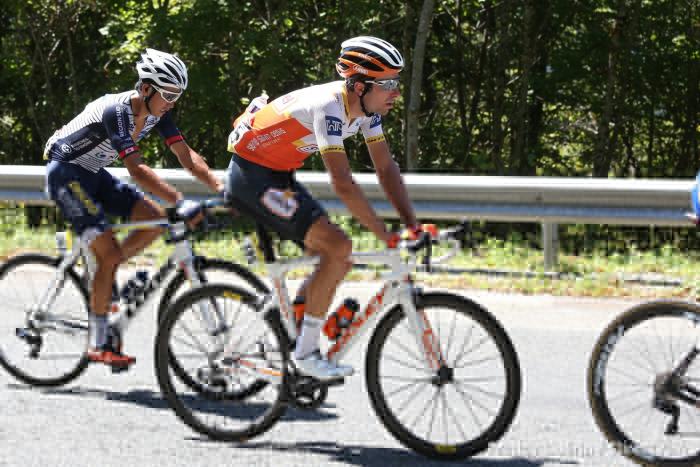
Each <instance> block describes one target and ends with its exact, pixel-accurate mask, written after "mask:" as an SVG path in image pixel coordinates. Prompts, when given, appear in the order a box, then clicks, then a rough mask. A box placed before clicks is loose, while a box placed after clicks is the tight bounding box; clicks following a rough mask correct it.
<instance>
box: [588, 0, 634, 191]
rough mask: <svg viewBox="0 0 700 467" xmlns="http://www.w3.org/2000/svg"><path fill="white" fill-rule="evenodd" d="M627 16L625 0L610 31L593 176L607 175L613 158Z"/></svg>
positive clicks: (620, 5) (621, 3)
mask: <svg viewBox="0 0 700 467" xmlns="http://www.w3.org/2000/svg"><path fill="white" fill-rule="evenodd" d="M626 17H627V5H626V0H622V1H621V2H620V4H619V8H618V11H617V16H616V17H615V20H614V21H613V25H612V30H611V31H610V49H609V51H608V66H607V73H606V83H605V102H604V103H603V110H602V112H601V115H600V120H599V123H598V136H597V138H596V142H595V148H594V154H593V176H594V177H608V174H609V172H610V165H611V163H612V160H613V151H614V145H613V144H612V141H613V138H611V136H610V123H611V122H612V120H613V114H614V112H615V93H616V88H617V85H618V67H619V60H620V52H621V48H622V34H623V29H624V27H625V19H626Z"/></svg>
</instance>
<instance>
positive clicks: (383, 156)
mask: <svg viewBox="0 0 700 467" xmlns="http://www.w3.org/2000/svg"><path fill="white" fill-rule="evenodd" d="M367 149H368V150H369V155H370V157H371V158H372V164H373V165H374V170H375V171H376V172H377V178H378V179H379V183H380V184H381V185H382V189H383V190H384V193H385V194H386V197H387V198H388V199H389V201H390V202H391V204H392V205H393V206H394V209H396V212H398V213H399V217H400V218H401V221H402V222H403V223H404V225H407V226H415V225H417V224H418V222H417V220H416V214H415V212H414V211H413V205H412V204H411V200H410V199H409V197H408V191H407V190H406V185H404V183H403V177H402V176H401V171H400V170H399V166H398V164H397V163H396V161H394V158H393V157H391V151H390V150H389V144H388V143H387V142H386V141H377V142H375V143H371V144H368V145H367Z"/></svg>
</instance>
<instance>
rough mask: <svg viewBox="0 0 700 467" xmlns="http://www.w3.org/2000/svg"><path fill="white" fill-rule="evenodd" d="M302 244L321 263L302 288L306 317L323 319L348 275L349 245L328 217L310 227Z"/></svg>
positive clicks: (341, 232) (347, 240) (350, 247)
mask: <svg viewBox="0 0 700 467" xmlns="http://www.w3.org/2000/svg"><path fill="white" fill-rule="evenodd" d="M304 244H305V245H306V246H308V247H309V248H310V249H312V250H313V251H314V252H316V253H317V254H318V255H319V256H320V262H319V264H318V266H317V267H316V269H315V270H314V272H313V273H312V275H311V276H310V277H309V278H308V280H307V281H306V283H305V284H304V286H305V287H304V292H303V293H304V297H305V299H306V310H305V311H306V313H308V314H310V315H311V316H313V317H315V318H319V319H321V318H323V317H324V316H325V315H326V312H327V311H328V308H329V307H330V305H331V302H332V301H333V296H334V295H335V291H336V289H337V288H338V285H339V284H340V282H341V281H342V280H343V278H344V277H345V275H346V274H347V273H348V272H349V271H350V268H351V267H352V263H351V262H350V260H349V257H350V253H351V252H352V242H351V241H350V239H349V238H348V237H347V235H345V233H344V232H343V231H342V230H341V229H340V228H339V227H338V226H337V225H335V224H333V223H331V222H330V220H329V219H328V217H327V216H323V217H321V218H320V219H318V220H317V221H316V222H314V224H313V225H312V226H311V228H310V229H309V231H308V232H307V234H306V238H305V239H304Z"/></svg>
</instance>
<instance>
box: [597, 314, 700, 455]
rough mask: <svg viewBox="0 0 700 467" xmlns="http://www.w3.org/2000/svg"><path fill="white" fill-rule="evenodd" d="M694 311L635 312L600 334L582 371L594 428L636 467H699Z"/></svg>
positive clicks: (699, 322) (697, 317)
mask: <svg viewBox="0 0 700 467" xmlns="http://www.w3.org/2000/svg"><path fill="white" fill-rule="evenodd" d="M699 340H700V307H698V305H697V304H694V303H684V302H673V301H658V302H651V303H645V304H642V305H639V306H637V307H634V308H632V309H630V310H628V311H627V312H625V313H624V314H622V315H621V316H619V317H618V318H617V319H616V320H615V321H613V322H612V323H611V324H610V325H609V326H608V327H607V328H606V329H605V331H604V332H603V333H602V334H601V336H600V338H599V339H598V342H597V343H596V346H595V348H594V350H593V354H592V355H591V360H590V364H589V368H588V380H587V391H588V399H589V402H590V405H591V409H592V411H593V415H594V418H595V421H596V423H597V425H598V427H599V428H600V429H601V431H602V432H603V434H605V436H606V437H607V438H608V440H609V441H610V442H611V443H612V445H613V446H614V447H615V449H617V450H618V451H619V452H620V453H621V454H623V455H625V456H627V457H628V458H630V459H632V460H634V461H635V462H637V463H639V464H641V465H658V466H664V467H686V466H696V465H700V362H699V361H698V358H697V356H698V353H699V352H700V349H698V341H699Z"/></svg>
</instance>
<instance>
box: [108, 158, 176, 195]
mask: <svg viewBox="0 0 700 467" xmlns="http://www.w3.org/2000/svg"><path fill="white" fill-rule="evenodd" d="M122 161H123V162H124V166H125V167H126V168H127V170H128V171H129V175H131V178H132V179H133V180H134V181H135V182H136V183H137V184H138V185H139V186H140V187H142V188H143V189H144V190H146V191H149V192H151V193H152V194H154V195H155V196H157V197H159V198H160V199H162V200H163V201H165V202H167V203H172V204H175V203H176V202H177V201H178V200H179V199H182V194H181V193H180V192H179V191H177V190H176V189H175V188H173V187H172V186H171V185H169V184H168V183H166V182H165V181H163V180H162V179H161V178H160V177H159V176H158V175H157V174H156V172H155V171H154V170H153V169H152V168H150V167H149V166H147V165H146V164H145V163H144V162H143V158H142V157H141V154H140V153H139V152H138V151H134V152H132V153H131V154H129V155H128V156H126V157H125V158H124V159H122Z"/></svg>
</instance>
